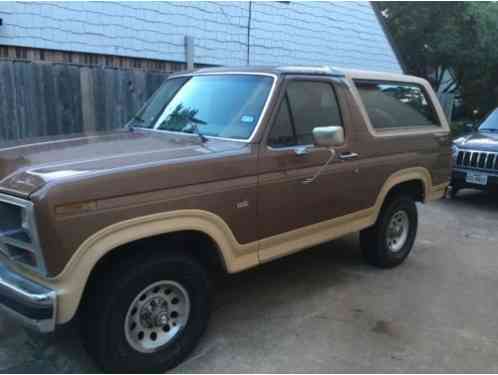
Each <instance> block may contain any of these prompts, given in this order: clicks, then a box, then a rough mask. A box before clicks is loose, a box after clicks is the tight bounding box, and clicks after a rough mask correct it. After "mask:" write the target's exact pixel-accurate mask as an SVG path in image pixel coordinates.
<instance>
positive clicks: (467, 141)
mask: <svg viewBox="0 0 498 375" xmlns="http://www.w3.org/2000/svg"><path fill="white" fill-rule="evenodd" d="M455 145H456V146H457V147H458V148H460V149H462V150H476V151H494V152H498V133H481V132H476V133H473V134H470V135H467V136H465V137H461V138H458V139H456V140H455Z"/></svg>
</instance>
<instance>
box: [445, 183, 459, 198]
mask: <svg viewBox="0 0 498 375" xmlns="http://www.w3.org/2000/svg"><path fill="white" fill-rule="evenodd" d="M458 190H460V188H459V187H458V186H456V185H451V186H450V187H448V198H449V199H455V198H456V196H457V193H458Z"/></svg>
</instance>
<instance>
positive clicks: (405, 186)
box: [385, 180, 425, 202]
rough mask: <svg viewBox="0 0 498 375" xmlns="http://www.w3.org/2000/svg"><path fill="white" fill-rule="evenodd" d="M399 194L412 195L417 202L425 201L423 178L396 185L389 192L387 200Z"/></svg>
mask: <svg viewBox="0 0 498 375" xmlns="http://www.w3.org/2000/svg"><path fill="white" fill-rule="evenodd" d="M399 194H405V195H409V196H411V197H412V198H413V199H414V200H415V201H416V202H425V187H424V183H423V181H422V180H410V181H406V182H402V183H400V184H398V185H395V186H393V187H392V188H391V190H389V193H387V196H386V199H385V201H386V202H387V201H388V200H389V199H391V197H393V196H395V195H399Z"/></svg>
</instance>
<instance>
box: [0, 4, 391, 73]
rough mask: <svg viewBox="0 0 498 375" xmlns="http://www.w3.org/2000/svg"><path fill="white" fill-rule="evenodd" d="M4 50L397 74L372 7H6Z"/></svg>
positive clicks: (0, 35)
mask: <svg viewBox="0 0 498 375" xmlns="http://www.w3.org/2000/svg"><path fill="white" fill-rule="evenodd" d="M0 18H2V19H3V26H0V45H10V46H24V47H31V48H39V49H55V50H61V51H77V52H85V53H94V54H103V55H112V56H128V57H138V58H146V59H157V60H167V61H178V62H185V36H186V35H188V36H191V37H193V38H194V46H195V48H194V49H195V52H194V53H195V62H196V63H198V64H212V65H245V64H247V63H250V64H253V65H281V64H282V65H283V64H329V65H336V66H343V67H348V68H358V69H371V70H380V71H389V72H400V71H401V67H400V64H399V62H398V60H397V58H396V56H395V54H394V52H393V50H392V48H391V45H390V44H389V41H388V39H387V37H386V35H385V34H384V31H383V29H382V27H381V25H380V23H379V20H378V19H377V17H376V15H375V12H374V10H373V8H372V5H371V4H370V3H368V2H294V1H291V2H219V3H217V2H147V1H144V2H36V3H34V2H3V3H2V4H1V6H0Z"/></svg>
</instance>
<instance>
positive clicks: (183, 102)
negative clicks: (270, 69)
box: [134, 74, 273, 140]
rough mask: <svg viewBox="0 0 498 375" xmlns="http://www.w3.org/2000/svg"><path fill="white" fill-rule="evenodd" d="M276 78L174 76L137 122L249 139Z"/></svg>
mask: <svg viewBox="0 0 498 375" xmlns="http://www.w3.org/2000/svg"><path fill="white" fill-rule="evenodd" d="M272 83H273V78H272V77H268V76H261V75H221V74H220V75H206V76H194V77H190V78H174V79H171V80H168V81H166V83H165V84H164V85H163V86H162V87H161V88H160V89H159V90H158V92H157V93H156V94H155V95H154V97H153V98H152V99H151V100H150V102H149V103H148V104H147V105H146V106H145V107H144V109H142V110H141V111H140V112H139V113H138V115H137V116H135V122H134V125H135V126H140V127H144V128H149V129H155V130H169V131H175V132H184V133H194V132H197V131H198V132H200V133H202V134H203V135H207V136H215V137H223V138H234V139H243V140H244V139H248V138H249V137H250V136H251V134H252V133H253V131H254V129H255V127H256V124H257V123H258V121H259V118H260V116H261V113H262V111H263V108H264V105H265V103H266V100H267V99H268V95H269V94H270V90H271V87H272Z"/></svg>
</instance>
